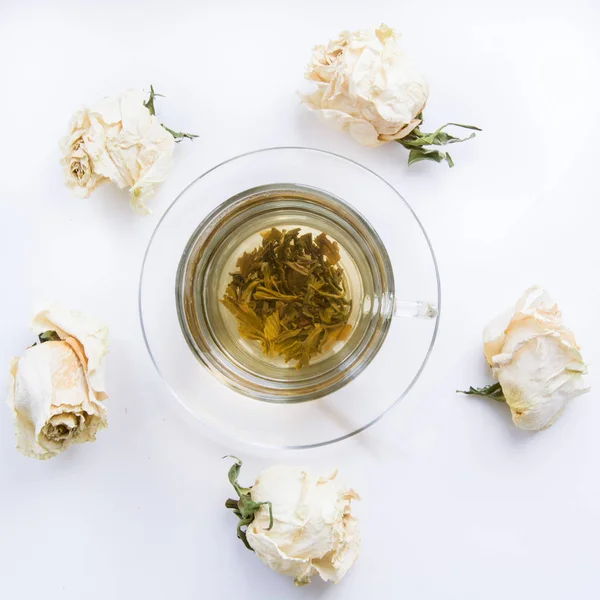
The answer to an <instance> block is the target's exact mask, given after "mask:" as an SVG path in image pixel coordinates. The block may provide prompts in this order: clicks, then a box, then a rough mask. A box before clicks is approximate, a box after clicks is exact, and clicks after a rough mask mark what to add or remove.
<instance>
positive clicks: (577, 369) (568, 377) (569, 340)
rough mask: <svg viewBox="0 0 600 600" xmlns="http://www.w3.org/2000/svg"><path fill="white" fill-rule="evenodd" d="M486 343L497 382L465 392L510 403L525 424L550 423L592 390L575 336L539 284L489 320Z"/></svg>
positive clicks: (526, 426)
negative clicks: (573, 402) (571, 403)
mask: <svg viewBox="0 0 600 600" xmlns="http://www.w3.org/2000/svg"><path fill="white" fill-rule="evenodd" d="M483 348H484V353H485V358H486V360H487V362H488V364H489V365H490V367H491V369H492V375H493V376H494V378H495V379H497V382H496V383H492V384H490V385H488V386H485V387H481V388H475V387H470V388H469V389H468V390H467V391H464V392H462V393H464V394H468V395H474V396H484V397H486V398H492V399H493V400H497V401H498V402H505V403H506V404H507V405H508V407H509V408H510V411H511V413H512V418H513V422H514V424H515V425H516V426H517V427H519V428H520V429H527V430H533V431H538V430H540V429H544V428H546V427H549V426H550V425H552V423H554V421H556V419H558V418H559V417H560V415H561V414H562V413H563V411H564V410H565V408H566V407H567V405H568V404H569V402H570V401H571V400H573V398H576V397H577V396H580V395H581V394H584V393H586V392H587V391H588V390H589V385H588V384H587V382H586V380H585V374H586V373H587V367H586V364H585V362H584V361H583V358H582V356H581V352H580V350H579V346H578V345H577V342H576V341H575V336H574V334H573V332H572V331H571V330H570V329H568V328H567V327H566V326H565V325H564V323H563V321H562V315H561V312H560V310H559V308H558V306H557V304H556V302H554V300H552V298H551V297H550V295H549V294H548V293H547V292H546V291H545V290H544V289H542V288H540V287H538V286H534V287H531V288H529V289H528V290H526V291H525V293H524V294H523V295H522V296H521V298H519V300H518V301H517V302H516V304H515V306H514V307H511V308H510V309H508V310H506V311H504V312H503V313H502V314H500V315H499V316H497V317H496V318H495V319H493V320H492V321H491V322H490V323H489V325H488V326H487V327H486V328H485V330H484V332H483Z"/></svg>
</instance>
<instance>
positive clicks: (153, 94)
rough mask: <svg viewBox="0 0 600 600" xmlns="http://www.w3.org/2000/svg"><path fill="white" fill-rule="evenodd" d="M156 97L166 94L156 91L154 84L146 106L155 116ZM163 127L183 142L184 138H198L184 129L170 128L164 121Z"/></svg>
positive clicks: (178, 140)
mask: <svg viewBox="0 0 600 600" xmlns="http://www.w3.org/2000/svg"><path fill="white" fill-rule="evenodd" d="M155 98H164V96H163V95H162V94H157V93H156V92H155V91H154V86H152V85H151V86H150V95H149V97H148V100H146V102H144V106H145V107H146V108H147V109H148V112H149V113H150V114H151V115H152V116H155V115H156V108H155V107H154V99H155ZM161 125H162V127H163V129H165V130H166V131H168V132H169V133H170V134H171V135H172V136H173V137H174V138H175V141H176V142H181V140H184V139H188V140H193V139H194V138H197V137H198V136H197V135H195V134H193V133H184V132H183V131H173V130H172V129H169V128H168V127H167V126H166V125H164V124H163V123H161Z"/></svg>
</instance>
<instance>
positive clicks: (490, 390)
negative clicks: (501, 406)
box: [456, 383, 506, 402]
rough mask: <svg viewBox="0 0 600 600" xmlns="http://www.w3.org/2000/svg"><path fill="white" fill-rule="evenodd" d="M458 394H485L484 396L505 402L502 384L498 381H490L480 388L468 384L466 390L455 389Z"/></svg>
mask: <svg viewBox="0 0 600 600" xmlns="http://www.w3.org/2000/svg"><path fill="white" fill-rule="evenodd" d="M456 392H457V393H458V394H467V395H468V396H485V397H486V398H492V399H494V400H497V401H498V402H506V398H505V397H504V392H503V391H502V386H501V385H500V384H499V383H492V384H491V385H487V386H485V387H482V388H474V387H473V386H470V387H469V389H468V390H466V391H464V390H456Z"/></svg>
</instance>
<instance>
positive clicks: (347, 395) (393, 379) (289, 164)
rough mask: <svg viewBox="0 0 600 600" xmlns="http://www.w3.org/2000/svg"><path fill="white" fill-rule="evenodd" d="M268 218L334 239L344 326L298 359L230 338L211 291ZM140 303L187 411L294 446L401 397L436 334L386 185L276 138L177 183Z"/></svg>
mask: <svg viewBox="0 0 600 600" xmlns="http://www.w3.org/2000/svg"><path fill="white" fill-rule="evenodd" d="M270 227H278V228H280V229H292V228H294V227H301V228H302V229H303V230H305V231H313V232H321V231H324V232H325V233H326V234H327V235H328V236H330V237H331V238H333V239H335V240H336V241H337V242H338V243H339V244H340V247H341V249H342V252H341V254H342V260H341V264H342V265H343V268H344V271H345V275H346V277H347V282H348V287H349V290H350V297H351V299H352V313H351V316H350V322H351V324H352V329H351V332H352V333H351V335H350V337H349V338H348V340H347V341H345V342H344V343H343V344H339V345H338V346H336V347H334V348H333V349H331V350H330V351H328V352H326V353H324V355H323V356H319V357H318V358H317V359H316V360H315V361H313V362H311V364H310V365H309V366H308V367H305V368H303V369H299V370H298V369H295V368H294V366H293V365H286V364H285V363H283V361H281V360H279V361H278V360H276V359H275V360H273V359H267V358H265V357H264V356H263V355H262V354H261V352H260V351H258V350H257V346H256V344H255V343H254V342H248V341H245V340H242V339H241V338H240V336H239V334H238V333H237V327H236V322H235V319H234V318H233V317H232V315H230V314H229V313H228V312H227V311H226V310H225V309H224V307H223V306H222V305H221V304H220V302H219V299H220V298H221V297H222V295H223V292H224V290H225V287H226V285H227V283H228V278H229V273H230V272H231V271H233V270H234V267H235V261H236V259H237V257H238V256H239V255H240V254H241V253H242V252H243V251H244V250H248V249H251V248H252V247H255V246H256V245H258V243H257V240H260V235H259V233H260V231H264V230H265V229H269V228H270ZM139 302H140V316H141V321H142V329H143V333H144V338H145V341H146V345H147V347H148V350H149V352H150V355H151V357H152V360H153V362H154V364H155V366H156V368H157V369H158V371H159V373H160V374H161V375H162V377H163V378H164V379H165V381H166V382H167V384H168V385H169V387H170V389H171V391H172V392H173V394H174V395H175V397H176V398H177V399H178V400H179V401H180V402H181V403H182V405H183V406H184V407H185V408H186V409H187V410H188V412H189V413H190V414H191V415H193V416H194V417H195V418H198V419H200V420H201V421H202V422H204V423H206V424H208V425H210V426H212V427H215V428H216V429H218V430H220V431H221V432H223V433H226V434H229V435H231V436H233V437H235V438H236V439H238V440H241V441H244V442H248V443H252V444H257V445H261V446H266V447H275V448H306V447H313V446H318V445H323V444H327V443H332V442H335V441H338V440H341V439H344V438H346V437H349V436H351V435H353V434H355V433H358V432H359V431H362V430H364V429H365V428H366V427H368V426H369V425H371V424H373V423H374V422H375V421H377V420H378V419H379V418H381V416H382V415H383V414H385V413H386V412H387V411H388V410H389V409H390V408H391V407H392V406H394V405H395V404H396V403H397V402H398V401H399V400H400V399H401V398H402V397H404V395H405V394H406V393H407V392H408V390H409V389H410V388H411V387H412V385H413V384H414V382H415V381H416V379H417V378H418V376H419V375H420V373H421V372H422V370H423V368H424V365H425V362H426V360H427V357H428V356H429V353H430V352H431V348H432V346H433V343H434V341H435V337H436V333H437V327H438V318H439V316H438V314H439V306H440V285H439V274H438V270H437V264H436V261H435V257H434V254H433V250H432V248H431V244H430V243H429V240H428V238H427V236H426V234H425V231H424V230H423V228H422V226H421V224H420V223H419V221H418V219H417V218H416V216H415V214H414V212H413V211H412V209H411V208H410V207H409V206H408V204H407V203H406V202H405V201H404V199H403V198H402V197H401V196H400V195H399V194H398V193H397V192H396V190H395V189H394V188H393V187H392V186H390V185H389V184H388V183H387V182H385V181H384V180H383V179H382V178H380V177H379V176H378V175H376V174H375V173H373V172H372V171H370V170H368V169H366V168H365V167H362V166H360V165H358V164H357V163H355V162H353V161H350V160H348V159H345V158H343V157H340V156H337V155H334V154H331V153H328V152H323V151H319V150H313V149H308V148H294V147H285V148H271V149H267V150H259V151H256V152H251V153H248V154H245V155H242V156H239V157H236V158H233V159H231V160H229V161H226V162H225V163H222V164H220V165H218V166H217V167H215V168H213V169H211V170H210V171H208V172H207V173H205V174H204V175H202V176H200V177H199V178H198V179H197V180H196V181H194V182H193V183H192V184H191V185H190V186H188V188H186V189H185V190H184V191H183V192H182V194H180V196H179V197H178V198H177V199H176V200H175V201H174V202H173V204H172V205H171V207H170V208H169V209H168V210H167V212H166V213H165V215H164V216H163V218H162V219H161V221H160V222H159V224H158V226H157V228H156V230H155V232H154V234H153V235H152V238H151V240H150V243H149V246H148V249H147V251H146V255H145V257H144V264H143V266H142V275H141V280H140V296H139ZM223 384H225V385H223Z"/></svg>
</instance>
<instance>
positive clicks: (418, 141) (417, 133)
mask: <svg viewBox="0 0 600 600" xmlns="http://www.w3.org/2000/svg"><path fill="white" fill-rule="evenodd" d="M417 118H418V119H423V115H422V114H420V115H418V116H417ZM446 127H462V128H463V129H472V130H475V131H481V129H480V128H479V127H475V125H461V124H460V123H446V124H445V125H442V126H441V127H440V128H439V129H436V130H435V131H434V132H432V133H425V132H424V131H421V129H420V127H415V129H413V130H412V131H411V132H410V133H409V134H408V135H407V136H406V137H403V138H402V139H400V140H396V141H397V142H398V143H399V144H402V145H403V146H404V147H405V148H406V149H407V150H410V154H409V155H408V164H409V165H412V164H414V163H416V162H420V161H422V160H431V161H434V162H437V163H440V162H442V161H444V160H445V161H446V162H447V163H448V166H449V167H453V166H454V161H453V160H452V158H451V157H450V154H448V153H447V152H440V151H438V150H432V149H426V148H425V146H445V145H447V144H458V143H459V142H466V141H467V140H470V139H472V138H474V137H475V131H474V132H473V133H472V134H471V135H469V136H468V137H465V138H460V137H456V136H454V135H451V134H449V133H447V132H446V131H444V129H446Z"/></svg>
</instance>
